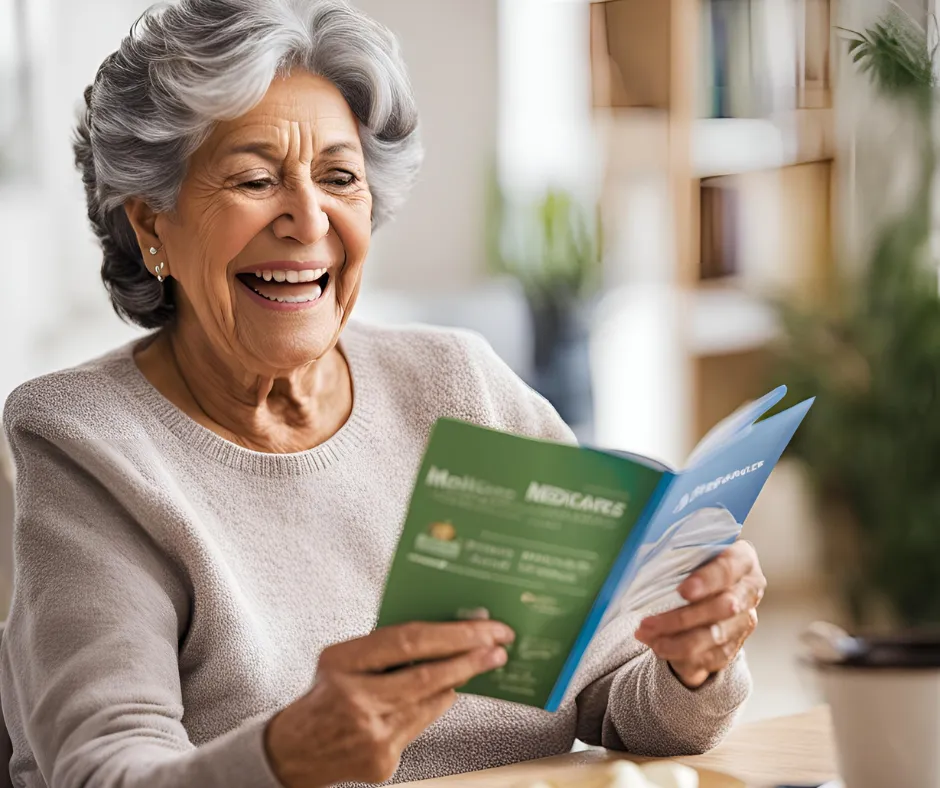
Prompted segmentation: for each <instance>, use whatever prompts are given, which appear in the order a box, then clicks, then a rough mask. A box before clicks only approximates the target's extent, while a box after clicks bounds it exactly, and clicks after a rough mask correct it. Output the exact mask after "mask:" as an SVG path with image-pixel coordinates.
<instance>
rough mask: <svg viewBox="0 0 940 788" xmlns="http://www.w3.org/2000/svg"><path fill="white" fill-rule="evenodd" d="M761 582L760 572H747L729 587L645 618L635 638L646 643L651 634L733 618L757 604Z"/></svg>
mask: <svg viewBox="0 0 940 788" xmlns="http://www.w3.org/2000/svg"><path fill="white" fill-rule="evenodd" d="M765 585H766V584H765V583H764V580H763V575H759V576H757V577H754V576H752V575H748V576H746V577H744V578H743V579H742V580H741V581H740V582H738V583H736V584H735V585H734V586H732V587H731V588H729V589H727V590H725V591H722V592H720V593H718V594H716V595H714V596H711V597H708V598H706V599H703V600H702V601H701V602H695V603H693V604H690V605H685V606H684V607H680V608H677V609H675V610H670V611H668V612H667V613H661V614H660V615H658V616H651V617H650V618H646V619H644V620H643V621H642V623H641V624H640V628H639V629H638V630H637V633H636V636H637V639H638V640H640V642H642V643H649V641H650V640H651V639H653V638H655V637H662V636H663V635H675V634H678V633H680V632H686V631H688V630H690V629H695V628H697V627H703V626H710V625H711V624H716V623H718V622H720V621H725V620H727V619H729V618H734V617H735V616H737V615H740V614H741V613H743V612H744V611H745V610H748V609H749V608H755V607H757V606H758V605H759V604H760V601H761V599H762V598H763V595H764V586H765Z"/></svg>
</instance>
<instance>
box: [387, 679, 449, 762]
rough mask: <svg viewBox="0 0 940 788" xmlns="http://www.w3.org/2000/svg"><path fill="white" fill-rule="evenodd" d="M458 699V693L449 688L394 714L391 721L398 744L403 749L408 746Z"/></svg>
mask: <svg viewBox="0 0 940 788" xmlns="http://www.w3.org/2000/svg"><path fill="white" fill-rule="evenodd" d="M456 700H457V693H456V692H454V691H453V690H447V691H445V692H439V693H437V694H436V695H432V696H430V697H428V698H425V699H424V700H422V701H421V702H419V703H416V704H414V705H412V706H410V707H409V708H407V709H406V710H403V711H400V712H398V713H397V714H395V715H393V716H392V717H391V718H390V719H389V722H390V725H391V726H392V728H393V730H395V744H396V746H397V747H398V748H399V749H402V750H403V749H404V748H405V747H407V746H408V745H409V744H410V743H411V742H412V741H414V740H415V739H416V738H417V737H418V736H420V735H421V734H422V733H423V732H424V730H425V729H426V728H427V727H428V726H429V725H430V724H431V723H432V722H434V721H435V720H437V719H438V718H440V717H442V716H444V714H445V713H446V712H447V711H448V709H450V707H451V706H453V705H454V702H455V701H456Z"/></svg>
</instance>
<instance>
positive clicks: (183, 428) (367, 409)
mask: <svg viewBox="0 0 940 788" xmlns="http://www.w3.org/2000/svg"><path fill="white" fill-rule="evenodd" d="M153 336H154V335H153V334H151V335H150V336H148V337H145V338H144V339H141V340H137V341H135V342H131V343H130V344H128V345H125V346H124V347H123V348H121V349H120V350H118V351H117V353H116V357H115V361H116V362H117V368H116V369H115V372H116V373H117V375H116V376H117V377H119V378H120V379H121V381H122V383H123V384H124V385H125V386H126V387H127V388H128V389H129V390H130V391H131V393H132V394H133V395H134V397H135V398H136V401H137V403H138V404H139V405H140V406H141V407H142V408H144V409H146V410H147V411H149V413H150V414H151V415H152V416H154V417H155V418H156V419H158V420H159V421H160V423H161V424H162V425H163V426H164V427H166V429H167V430H169V431H170V432H171V433H172V434H173V435H175V436H176V437H177V438H179V439H180V440H181V441H182V442H183V443H184V444H186V445H187V446H188V447H189V448H191V449H192V450H193V451H196V452H199V453H200V454H203V455H204V456H206V457H208V458H209V459H211V460H214V461H215V462H218V463H221V464H223V465H227V466H229V467H231V468H235V469H237V470H239V471H242V472H244V473H248V474H251V475H254V476H298V475H307V474H312V473H317V472H319V471H322V470H324V469H326V468H329V467H330V466H331V465H333V464H335V463H337V462H340V461H341V460H342V459H343V458H344V457H348V456H349V455H351V454H354V453H356V452H357V451H359V450H360V449H361V448H362V447H363V446H365V445H366V444H367V441H368V436H369V427H370V425H371V424H372V417H373V408H374V402H373V396H374V389H373V386H372V383H371V381H370V376H369V374H368V372H367V370H366V369H365V367H367V366H368V360H367V358H366V352H365V349H364V348H363V347H362V343H363V341H364V339H365V338H364V337H363V336H362V335H361V329H360V328H359V327H358V326H356V325H355V324H353V323H349V324H347V325H346V327H345V328H344V330H343V334H342V336H341V337H340V340H339V348H340V350H341V351H342V353H343V355H344V356H345V357H346V362H347V364H348V365H349V374H350V377H351V378H352V389H353V406H352V412H351V413H350V415H349V418H348V419H347V420H346V423H345V424H343V426H342V427H340V428H339V430H337V431H336V433H335V434H334V435H333V436H332V437H331V438H329V439H328V440H326V441H325V442H323V443H321V444H320V445H319V446H315V447H314V448H312V449H308V450H306V451H300V452H294V453H291V454H271V453H267V452H260V451H253V450H252V449H246V448H244V447H243V446H239V445H238V444H235V443H232V442H231V441H229V440H226V439H225V438H223V437H222V436H221V435H218V434H217V433H215V432H213V431H212V430H210V429H208V428H207V427H204V426H203V425H202V424H199V423H198V422H197V421H195V420H193V419H192V418H190V417H189V416H187V415H186V414H185V413H183V411H181V410H180V409H179V408H178V407H176V405H174V404H173V403H172V402H170V401H169V400H168V399H167V398H166V397H164V396H163V394H161V393H160V392H159V391H158V390H157V389H156V388H154V386H153V384H152V383H151V382H150V381H149V380H147V378H146V377H145V376H144V373H143V372H141V371H140V368H139V367H138V366H137V362H136V361H134V353H135V351H136V350H137V348H139V347H140V346H141V345H142V344H144V343H146V342H150V341H152V339H153Z"/></svg>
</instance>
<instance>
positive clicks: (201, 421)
mask: <svg viewBox="0 0 940 788" xmlns="http://www.w3.org/2000/svg"><path fill="white" fill-rule="evenodd" d="M85 101H86V103H87V109H86V110H85V111H84V113H83V116H82V118H81V120H80V123H79V126H78V133H77V140H76V143H75V150H76V158H77V162H78V166H79V168H80V169H81V172H82V177H83V180H84V183H85V186H86V190H87V198H88V213H89V217H90V219H91V222H92V226H93V228H94V230H95V233H96V234H97V236H98V238H99V240H100V243H101V247H102V250H103V265H102V274H103V278H104V282H105V284H106V286H107V288H108V291H109V292H110V295H111V299H112V301H113V303H114V306H115V308H116V309H117V311H118V312H119V313H120V314H121V315H122V316H124V317H125V318H126V319H129V320H131V321H133V322H134V323H137V324H139V325H141V326H145V327H148V328H152V329H155V331H154V332H153V333H151V334H150V335H149V336H148V337H147V338H145V339H144V340H143V341H139V342H136V343H134V344H133V345H131V346H128V347H125V348H122V349H119V350H116V351H115V352H113V353H111V354H109V355H107V356H105V357H103V358H100V359H97V360H94V361H91V362H89V363H87V364H85V365H83V366H81V367H78V368H76V369H71V370H67V371H64V372H60V373H57V374H53V375H49V376H47V377H43V378H40V379H38V380H34V381H32V382H30V383H27V384H26V385H24V386H22V387H21V388H20V389H18V390H17V391H16V392H15V393H14V394H13V395H12V396H11V397H10V399H9V401H8V403H7V407H6V409H5V414H4V415H5V427H6V430H7V433H8V435H9V437H10V440H11V442H12V446H13V451H14V457H15V462H16V466H17V472H18V478H17V502H18V511H17V521H16V535H15V560H16V572H17V574H16V587H15V592H14V593H15V599H14V602H13V609H12V614H11V617H10V620H9V624H8V628H7V631H6V634H5V636H4V639H3V644H2V700H3V714H4V717H5V719H6V721H7V724H8V726H9V729H10V735H11V739H12V743H13V750H14V753H13V758H12V761H11V767H10V768H11V773H12V776H13V779H14V782H15V784H16V785H18V786H30V788H36V787H38V786H52V787H53V788H73V787H74V788H78V786H83V788H103V787H104V786H115V787H116V786H121V787H122V788H137V787H138V786H139V787H140V788H143V787H144V786H146V787H147V788H158V787H160V786H167V787H169V786H198V787H199V788H216V787H217V788H239V787H240V786H244V788H263V786H272V787H273V786H284V787H286V788H312V787H313V786H326V785H333V784H336V783H347V782H379V781H384V780H386V779H389V778H393V777H394V779H396V780H409V779H415V778H422V777H431V776H435V775H442V774H446V773H452V772H458V771H467V770H472V769H479V768H481V767H488V766H495V765H499V764H505V763H509V762H512V761H518V760H522V759H527V758H535V757H538V756H545V755H552V754H556V753H561V752H565V751H567V750H568V749H569V748H570V747H571V745H572V742H573V741H574V739H575V737H580V738H581V739H583V740H585V741H587V742H590V743H594V744H603V745H606V746H608V747H614V748H621V749H627V750H630V751H632V752H636V753H650V754H659V755H668V754H679V753H687V752H691V751H698V750H704V749H706V748H708V747H710V746H712V745H713V744H715V743H716V742H717V741H718V740H719V738H720V737H721V736H722V735H723V733H724V732H725V731H726V730H727V728H728V726H729V725H730V723H731V721H732V718H733V715H734V712H735V710H736V709H737V708H738V706H739V705H740V704H741V703H742V701H743V700H744V698H745V696H746V695H747V693H748V689H749V686H750V680H749V676H748V672H747V668H746V665H745V663H744V661H743V658H742V657H741V655H740V654H739V650H740V647H741V644H742V642H743V641H744V639H745V638H746V636H747V635H748V634H750V632H751V631H752V630H753V627H754V624H755V621H756V618H755V615H754V608H755V606H756V604H757V603H758V601H759V599H760V596H761V592H762V590H763V586H764V579H763V576H762V574H761V572H760V568H759V566H758V563H757V560H756V557H755V555H754V553H753V551H752V549H751V548H750V547H749V546H747V545H745V544H743V543H742V544H739V545H736V546H734V547H732V548H731V549H729V550H728V551H727V552H726V553H725V554H723V555H722V556H721V557H719V558H718V559H716V561H715V562H713V563H712V564H709V565H707V566H706V567H704V568H702V569H701V570H699V571H698V572H697V573H696V574H695V575H693V576H692V577H691V578H689V579H688V580H687V581H686V582H685V584H684V586H683V587H682V589H681V590H682V593H683V595H684V597H685V598H686V599H687V600H688V601H689V603H690V604H688V605H687V606H686V607H683V608H681V609H680V610H678V611H673V612H671V613H666V614H662V615H660V616H657V617H654V618H650V619H647V620H646V621H644V622H643V623H642V625H641V626H639V629H638V628H637V627H638V624H639V622H638V621H637V620H636V619H635V618H634V619H631V618H629V617H628V616H622V617H621V618H619V619H617V618H615V619H614V620H613V621H612V623H610V624H609V625H607V626H606V627H605V628H604V629H603V630H602V631H601V632H600V633H599V635H598V637H597V638H596V640H595V645H594V647H593V648H592V650H591V651H590V652H589V654H588V657H587V659H586V661H585V663H584V665H583V668H582V670H581V671H580V674H579V675H578V677H577V680H576V681H575V683H574V686H573V687H572V690H571V692H570V694H569V697H568V698H567V700H566V702H565V703H564V704H563V706H562V708H561V710H560V711H558V712H557V713H554V714H549V713H546V712H543V711H540V710H538V709H533V708H529V707H524V706H517V705H514V704H508V703H503V702H498V701H494V700H489V699H485V698H480V697H472V696H459V697H458V696H457V695H456V694H455V691H454V690H455V688H457V687H459V686H461V685H462V684H463V683H464V682H466V681H467V680H468V679H469V678H471V677H472V676H474V675H476V674H478V673H481V672H484V671H488V670H491V669H493V668H495V667H497V666H499V665H501V664H502V663H503V662H504V661H505V659H506V652H505V651H504V649H503V646H504V645H505V644H507V643H509V642H510V641H511V640H512V637H513V634H512V632H511V631H509V630H508V628H507V627H505V626H504V625H502V624H500V623H498V622H488V621H475V622H461V623H452V624H421V623H415V624H411V625H407V626H404V627H396V628H388V629H385V630H375V631H373V630H374V623H375V619H376V612H377V609H378V603H379V599H380V595H381V593H382V587H383V581H384V579H385V575H386V571H387V569H388V567H389V564H390V561H391V557H392V554H393V551H394V549H395V546H396V540H397V536H398V531H399V528H400V525H401V523H402V521H403V517H404V512H405V507H406V503H407V500H408V497H409V492H410V486H411V483H412V480H413V477H414V474H415V472H416V469H417V467H418V463H419V459H420V457H421V454H422V451H423V449H424V447H425V442H426V439H427V436H428V433H429V430H430V428H431V425H432V424H433V423H434V421H435V420H436V419H437V418H439V417H442V416H450V417H456V418H461V419H466V420H470V421H474V422H477V423H480V424H484V425H490V426H492V427H496V428H499V429H504V430H512V431H516V432H519V433H523V434H528V435H535V436H542V437H546V438H554V439H559V440H570V439H571V434H570V432H569V430H568V429H567V428H566V426H565V425H564V424H563V423H562V421H561V420H560V419H559V417H558V416H557V415H556V414H555V412H554V411H553V410H552V408H551V407H550V406H549V405H548V404H547V403H546V402H545V401H544V400H543V399H541V398H540V397H539V396H537V395H536V394H534V393H533V392H532V391H531V390H530V389H528V388H527V387H526V386H525V385H524V384H523V383H522V382H521V381H520V380H518V379H517V378H516V377H515V376H514V375H513V374H512V373H511V372H510V371H509V369H508V368H507V367H506V366H504V365H503V364H502V363H501V362H500V361H499V360H498V359H497V357H496V356H495V354H494V353H493V352H492V351H491V350H490V349H489V347H488V346H487V345H486V344H485V343H484V342H483V341H481V340H480V339H479V338H477V337H475V336H472V335H469V334H465V333H460V332H453V331H444V330H438V329H432V328H409V329H389V328H378V327H374V326H366V325H360V324H357V323H350V322H349V318H350V314H351V313H352V309H353V306H354V304H355V302H356V296H357V293H358V291H359V286H360V282H361V278H362V271H363V266H364V265H365V262H366V258H367V254H368V251H369V242H370V238H371V235H372V232H373V230H374V229H375V228H377V227H378V226H380V225H381V224H383V223H385V222H387V221H388V220H389V219H390V218H391V217H392V216H393V214H394V213H395V211H396V209H397V208H398V207H399V206H400V205H401V203H402V201H403V200H404V198H405V196H406V193H407V191H408V189H409V187H410V186H411V185H412V183H413V182H414V180H415V177H416V174H417V172H418V167H419V163H420V161H421V147H420V144H419V141H418V133H417V128H418V116H417V112H416V109H415V104H414V100H413V97H412V93H411V88H410V87H409V82H408V78H407V75H406V72H405V68H404V65H403V63H402V60H401V56H400V53H399V48H398V45H397V44H396V41H395V39H394V38H393V37H392V35H391V34H390V33H389V32H388V31H387V30H385V29H384V28H382V27H380V26H379V25H377V24H375V23H374V22H373V21H371V20H370V19H368V18H366V17H365V16H363V15H362V14H361V13H359V12H357V11H356V10H354V9H353V8H351V7H350V6H348V5H346V4H345V3H344V2H341V0H267V1H266V2H258V1H257V0H181V2H178V3H177V4H175V5H170V6H164V7H162V8H160V9H159V10H154V11H152V12H150V13H148V14H146V15H145V16H144V17H143V18H142V19H141V20H140V21H139V22H138V23H137V24H136V25H135V27H134V29H133V30H132V32H131V34H130V35H129V36H128V37H127V38H126V39H125V40H124V41H123V42H122V44H121V46H120V48H119V49H118V50H117V51H116V52H115V53H114V54H112V55H110V56H109V57H108V58H107V59H106V60H105V61H104V63H103V64H102V66H101V68H100V69H99V71H98V74H97V76H96V78H95V81H94V83H93V84H92V85H91V86H90V87H89V88H88V89H87V90H86V92H85ZM402 665H410V666H411V667H404V668H401V667H400V666H402ZM396 667H397V668H398V669H397V670H391V668H396Z"/></svg>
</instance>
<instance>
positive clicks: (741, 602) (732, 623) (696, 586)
mask: <svg viewBox="0 0 940 788" xmlns="http://www.w3.org/2000/svg"><path fill="white" fill-rule="evenodd" d="M766 588H767V579H766V578H765V577H764V573H763V572H762V571H761V568H760V561H758V559H757V552H756V551H755V550H754V546H753V545H752V544H751V543H750V542H743V541H742V542H735V543H734V544H733V545H732V546H731V547H729V548H728V549H727V550H725V552H723V553H722V554H721V555H720V556H718V557H717V558H715V559H714V560H713V561H711V562H709V563H707V564H705V565H704V566H703V567H701V568H700V569H698V570H697V571H695V572H693V573H692V574H691V575H689V576H688V577H687V578H686V579H685V581H683V583H682V584H681V585H680V586H679V593H680V594H681V595H682V598H683V599H685V600H686V601H687V602H688V603H689V604H688V605H684V606H683V607H680V608H677V609H676V610H670V611H669V612H668V613H662V614H660V615H658V616H651V617H649V618H646V619H644V620H643V621H642V623H641V624H640V628H639V629H638V630H637V631H636V638H637V640H639V641H640V642H641V643H645V644H646V645H647V646H649V647H650V649H652V651H653V653H655V654H656V656H658V657H659V658H660V659H664V660H667V661H668V662H669V664H670V666H671V667H672V670H673V672H674V673H675V674H676V676H677V677H678V678H679V680H680V681H681V682H682V683H683V684H685V685H686V686H687V687H689V688H690V689H696V688H697V687H700V686H702V684H704V683H705V682H706V680H707V679H708V677H709V676H711V675H712V674H714V673H717V672H718V671H719V670H721V669H722V668H726V667H727V666H728V665H730V664H731V661H732V660H733V659H734V658H735V657H736V656H737V654H738V652H739V651H740V650H741V647H742V646H743V645H744V641H745V640H747V638H748V637H750V635H751V633H752V632H753V631H754V628H755V627H756V626H757V606H758V605H759V604H760V601H761V599H762V598H763V596H764V590H765V589H766Z"/></svg>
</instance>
